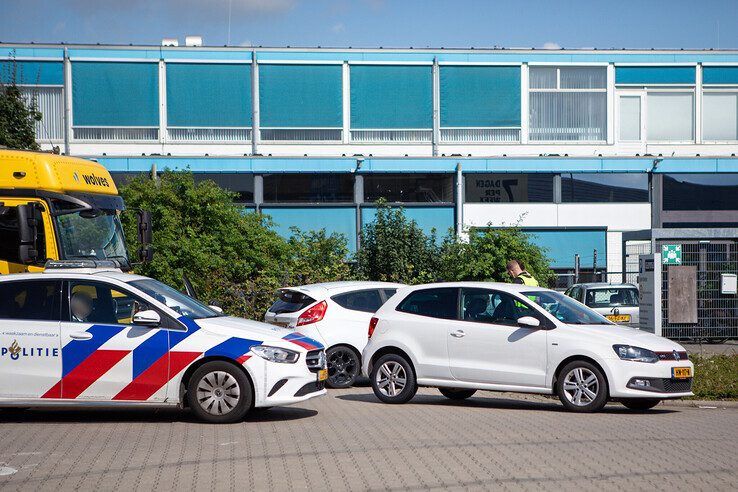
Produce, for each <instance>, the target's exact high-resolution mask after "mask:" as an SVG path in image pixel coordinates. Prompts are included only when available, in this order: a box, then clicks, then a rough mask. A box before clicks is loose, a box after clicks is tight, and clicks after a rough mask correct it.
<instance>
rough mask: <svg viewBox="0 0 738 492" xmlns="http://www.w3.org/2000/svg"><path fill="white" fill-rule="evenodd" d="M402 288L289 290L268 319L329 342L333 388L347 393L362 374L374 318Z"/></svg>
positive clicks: (347, 285) (360, 284)
mask: <svg viewBox="0 0 738 492" xmlns="http://www.w3.org/2000/svg"><path fill="white" fill-rule="evenodd" d="M401 287H404V285H403V284H395V283H389V282H364V281H350V282H326V283H321V284H310V285H303V286H300V287H286V288H283V289H280V290H279V291H278V293H279V297H278V298H277V300H276V301H275V302H274V304H272V306H271V307H270V308H269V310H268V311H267V312H266V314H265V315H264V321H266V322H267V323H271V324H273V325H278V326H283V327H286V328H291V329H299V330H300V332H301V333H304V334H305V335H306V336H309V337H314V338H316V339H318V340H321V341H323V342H324V344H325V346H326V357H327V359H328V380H327V381H326V384H327V385H328V387H330V388H348V387H349V386H351V385H352V384H354V381H355V380H356V377H357V376H359V374H360V373H361V352H362V350H364V346H366V342H367V340H368V338H367V332H366V327H367V326H368V324H369V320H371V318H372V315H373V314H374V313H375V312H376V311H377V309H379V308H380V307H381V306H382V305H383V304H384V303H385V302H387V300H388V299H389V298H390V297H392V296H393V295H394V293H395V292H396V291H397V289H399V288H401Z"/></svg>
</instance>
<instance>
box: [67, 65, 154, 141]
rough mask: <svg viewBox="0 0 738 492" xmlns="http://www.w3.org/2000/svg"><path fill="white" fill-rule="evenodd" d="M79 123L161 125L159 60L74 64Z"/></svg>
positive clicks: (74, 104) (75, 112) (74, 99)
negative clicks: (154, 61)
mask: <svg viewBox="0 0 738 492" xmlns="http://www.w3.org/2000/svg"><path fill="white" fill-rule="evenodd" d="M72 108H73V112H72V113H73V115H74V116H73V118H74V125H76V126H110V127H126V126H133V127H135V126H158V125H159V65H158V64H157V63H118V62H115V63H109V62H73V63H72Z"/></svg>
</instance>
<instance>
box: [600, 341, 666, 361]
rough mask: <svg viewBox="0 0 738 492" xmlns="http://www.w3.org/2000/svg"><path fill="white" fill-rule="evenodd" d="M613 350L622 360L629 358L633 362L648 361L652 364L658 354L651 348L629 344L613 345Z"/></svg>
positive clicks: (657, 358)
mask: <svg viewBox="0 0 738 492" xmlns="http://www.w3.org/2000/svg"><path fill="white" fill-rule="evenodd" d="M612 348H613V350H615V353H616V354H618V357H620V358H621V359H622V360H630V361H633V362H648V363H649V364H653V363H655V362H658V361H659V356H658V355H656V352H654V351H653V350H648V349H644V348H640V347H633V346H631V345H613V346H612Z"/></svg>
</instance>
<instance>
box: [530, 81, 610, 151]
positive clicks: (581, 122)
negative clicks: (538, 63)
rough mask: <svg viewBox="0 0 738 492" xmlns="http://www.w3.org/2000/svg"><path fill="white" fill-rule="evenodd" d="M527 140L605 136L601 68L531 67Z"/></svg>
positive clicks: (566, 139)
mask: <svg viewBox="0 0 738 492" xmlns="http://www.w3.org/2000/svg"><path fill="white" fill-rule="evenodd" d="M529 73H530V84H529V85H530V125H529V126H530V129H529V132H530V140H532V141H549V140H551V141H558V140H560V141H602V140H606V138H607V71H606V68H605V67H531V68H530V72H529Z"/></svg>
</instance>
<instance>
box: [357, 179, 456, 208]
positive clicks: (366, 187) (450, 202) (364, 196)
mask: <svg viewBox="0 0 738 492" xmlns="http://www.w3.org/2000/svg"><path fill="white" fill-rule="evenodd" d="M361 176H362V181H363V183H362V192H363V194H362V196H361V204H362V205H364V206H367V205H368V206H374V204H375V202H376V201H377V200H380V199H384V200H386V201H385V204H386V205H388V206H390V207H394V206H398V207H407V206H422V207H447V206H452V205H455V203H456V175H455V174H453V173H448V172H443V173H437V172H436V173H434V172H428V173H394V172H392V173H364V174H362V175H361ZM388 176H391V177H395V178H398V179H402V178H418V177H423V176H425V177H437V176H441V177H443V178H446V179H449V180H450V181H451V199H450V200H448V201H438V202H417V201H407V202H401V201H394V200H388V199H386V197H381V196H380V197H379V198H377V199H375V200H371V199H370V198H369V195H368V193H369V185H368V182H369V181H371V178H375V177H377V178H383V177H384V178H386V177H388ZM416 188H417V187H413V189H416Z"/></svg>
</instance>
